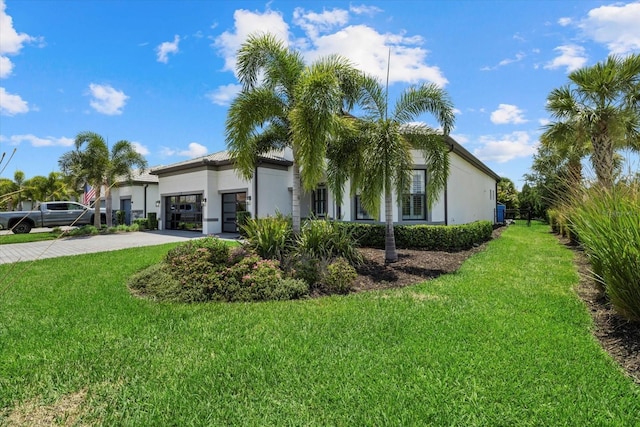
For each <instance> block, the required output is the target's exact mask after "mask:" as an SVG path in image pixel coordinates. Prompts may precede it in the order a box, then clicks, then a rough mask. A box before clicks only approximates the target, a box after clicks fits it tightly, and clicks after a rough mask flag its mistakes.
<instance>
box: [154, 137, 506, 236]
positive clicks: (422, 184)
mask: <svg viewBox="0 0 640 427" xmlns="http://www.w3.org/2000/svg"><path fill="white" fill-rule="evenodd" d="M447 143H448V145H449V146H450V147H451V151H450V154H449V156H450V157H449V159H450V173H449V179H448V181H447V188H446V190H445V191H444V192H443V193H442V194H441V195H440V197H439V198H438V202H436V204H435V205H434V206H433V207H432V209H430V210H428V209H427V208H426V194H425V188H426V180H427V179H429V176H428V171H427V170H426V167H425V166H424V161H423V160H422V157H421V155H420V154H419V152H418V151H415V152H414V162H415V169H414V173H413V182H412V185H411V189H410V190H411V192H410V193H409V194H406V195H405V196H404V197H403V199H402V203H401V204H400V205H398V206H397V209H396V210H395V211H394V216H393V220H394V222H395V223H398V224H465V223H469V222H473V221H477V220H488V221H491V222H495V215H496V203H497V201H496V189H497V182H498V180H499V179H500V177H499V176H498V175H497V174H496V173H495V172H493V171H492V170H491V169H489V168H488V167H487V166H486V165H484V164H483V163H482V162H481V161H480V160H478V159H477V158H476V157H474V156H473V155H472V154H471V153H469V151H467V150H466V149H465V148H464V147H462V146H461V145H460V144H458V143H457V142H456V141H454V140H453V139H452V138H447ZM292 165H293V162H292V158H291V152H290V150H285V151H283V152H279V153H271V154H269V155H264V156H260V157H259V161H258V164H257V167H256V172H255V173H254V176H253V178H252V179H251V180H248V181H247V180H244V179H242V178H240V177H239V176H238V174H237V173H236V171H235V170H234V168H233V163H232V161H231V159H230V157H229V154H228V153H227V152H226V151H221V152H218V153H214V154H210V155H208V156H204V157H199V158H196V159H191V160H187V161H184V162H180V163H174V164H172V165H167V166H160V167H156V168H152V169H151V171H150V172H149V173H150V174H151V175H156V176H157V177H158V186H159V194H160V197H159V200H160V206H161V208H160V211H159V213H158V217H159V218H160V227H161V228H163V229H189V230H194V231H199V232H202V233H203V234H217V233H221V232H232V233H233V232H236V231H237V225H236V212H238V211H248V212H250V213H251V216H252V217H254V218H255V217H266V216H269V215H275V214H276V213H278V212H280V213H282V214H285V215H289V214H291V202H292V190H291V189H292V183H293V173H292ZM381 197H382V195H381ZM394 198H395V194H394ZM394 200H397V198H395V199H394ZM383 209H384V203H381V212H380V215H379V217H380V218H384V211H383ZM300 215H301V217H319V218H329V219H338V220H343V221H363V222H364V221H372V216H371V215H369V214H368V213H367V212H365V211H364V210H363V209H362V207H361V206H360V203H359V198H358V197H357V196H355V197H352V196H351V193H350V191H348V190H347V191H345V196H344V198H343V200H341V201H337V200H335V198H334V197H333V195H332V194H331V192H330V191H329V189H328V188H327V186H326V184H320V185H318V187H317V188H316V189H315V190H314V191H311V192H306V193H303V194H302V195H301V197H300Z"/></svg>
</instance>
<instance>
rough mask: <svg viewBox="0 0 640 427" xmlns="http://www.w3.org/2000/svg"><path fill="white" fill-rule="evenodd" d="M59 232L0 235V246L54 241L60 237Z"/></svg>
mask: <svg viewBox="0 0 640 427" xmlns="http://www.w3.org/2000/svg"><path fill="white" fill-rule="evenodd" d="M60 234H62V233H60V232H54V231H47V232H43V233H29V234H2V235H0V245H9V244H12V243H30V242H40V241H43V240H54V239H57V238H58V237H60Z"/></svg>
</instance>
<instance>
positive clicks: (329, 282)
mask: <svg viewBox="0 0 640 427" xmlns="http://www.w3.org/2000/svg"><path fill="white" fill-rule="evenodd" d="M356 277H358V273H357V272H356V270H355V268H353V267H352V266H351V265H350V264H349V262H348V261H347V260H346V259H344V258H338V259H336V260H335V261H333V262H332V263H331V264H329V265H328V266H327V268H326V271H325V272H323V277H322V283H323V285H324V286H325V287H326V290H327V291H328V292H329V293H332V294H333V293H338V294H346V293H348V292H349V291H350V290H351V287H352V284H353V281H354V280H355V279H356Z"/></svg>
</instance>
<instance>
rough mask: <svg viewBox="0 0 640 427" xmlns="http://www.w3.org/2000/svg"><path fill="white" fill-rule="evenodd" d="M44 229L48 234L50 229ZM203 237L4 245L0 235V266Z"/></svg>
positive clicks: (166, 234)
mask: <svg viewBox="0 0 640 427" xmlns="http://www.w3.org/2000/svg"><path fill="white" fill-rule="evenodd" d="M44 230H45V231H46V230H48V229H44ZM34 231H37V230H34ZM200 237H204V235H203V234H201V233H195V232H188V231H177V230H160V231H144V232H142V231H135V232H130V233H115V234H105V235H93V236H79V237H66V238H61V239H56V240H45V241H41V242H31V243H14V244H8V245H3V244H2V236H1V235H0V264H7V263H12V262H20V261H32V260H37V259H43V258H54V257H59V256H68V255H80V254H87V253H94V252H105V251H115V250H118V249H126V248H136V247H141V246H153V245H161V244H164V243H173V242H184V241H187V240H190V239H197V238H200ZM218 237H220V238H222V239H228V240H235V239H236V237H237V236H236V235H233V234H221V235H219V236H218Z"/></svg>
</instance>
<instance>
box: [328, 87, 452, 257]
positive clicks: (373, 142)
mask: <svg viewBox="0 0 640 427" xmlns="http://www.w3.org/2000/svg"><path fill="white" fill-rule="evenodd" d="M361 86H362V88H363V90H362V92H361V97H360V99H359V104H360V105H361V106H362V109H363V112H364V115H363V117H360V118H357V119H355V120H351V122H352V126H351V129H352V130H351V135H350V136H347V137H344V136H345V135H343V139H342V140H338V141H335V143H334V144H333V145H332V149H331V150H330V153H329V154H330V155H329V167H328V172H327V174H328V176H329V177H331V181H332V182H333V185H334V186H335V187H334V188H332V191H334V192H336V193H337V194H338V197H341V194H342V193H341V190H340V188H341V187H342V183H344V182H345V181H346V179H347V178H351V180H352V181H351V182H352V191H355V192H358V193H359V194H360V200H361V202H362V205H363V207H364V208H365V209H366V210H367V212H370V213H373V214H374V215H376V216H377V214H378V213H379V212H380V197H381V195H384V206H385V207H384V212H385V224H386V226H385V262H388V263H391V262H395V261H397V260H398V253H397V250H396V244H395V236H394V229H393V195H392V193H393V190H394V189H395V190H396V192H397V197H398V203H401V202H402V198H403V196H404V195H405V194H406V190H407V189H408V187H409V185H410V184H411V181H412V171H413V167H414V162H413V157H412V153H411V151H412V150H414V149H415V150H419V151H420V152H421V154H422V155H423V157H424V159H425V164H426V167H427V171H428V179H427V183H426V204H427V207H428V208H431V207H432V206H433V204H434V203H435V202H436V201H437V199H438V196H439V194H440V192H441V191H442V190H443V189H444V188H445V187H446V183H447V177H448V174H449V155H448V152H449V147H448V146H447V144H446V143H445V136H446V135H448V134H449V132H450V131H451V129H452V128H453V124H454V121H455V116H454V113H453V104H452V102H451V100H450V98H449V96H448V94H447V92H446V91H445V90H444V89H441V88H439V87H438V86H436V85H434V84H423V85H420V86H412V87H409V88H407V89H406V90H405V91H404V92H403V93H402V94H401V95H400V96H399V98H398V99H397V101H396V103H395V106H394V108H393V111H392V112H391V113H390V114H388V100H387V97H386V93H385V90H384V89H383V87H382V86H381V84H380V82H378V81H377V80H375V79H373V78H371V77H363V79H362V83H361ZM425 113H429V114H431V115H433V116H434V117H435V118H436V120H437V122H438V125H439V126H440V127H441V128H442V131H437V130H435V129H433V128H431V127H429V126H427V125H426V124H424V123H419V122H418V119H419V118H420V117H421V115H422V114H425ZM343 129H345V130H346V131H348V128H343ZM347 135H348V134H347ZM339 199H340V198H339Z"/></svg>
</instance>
